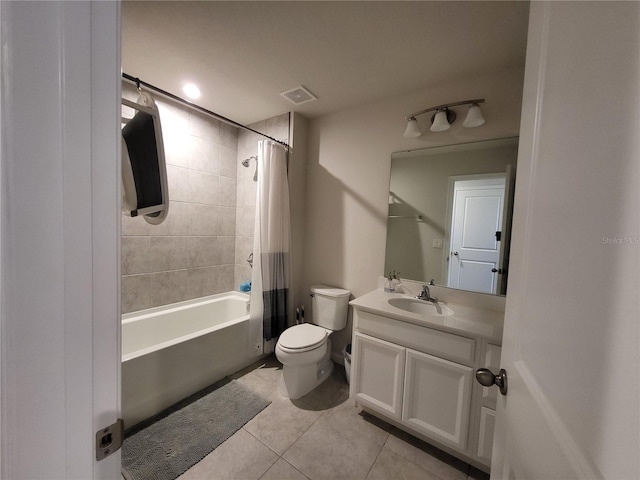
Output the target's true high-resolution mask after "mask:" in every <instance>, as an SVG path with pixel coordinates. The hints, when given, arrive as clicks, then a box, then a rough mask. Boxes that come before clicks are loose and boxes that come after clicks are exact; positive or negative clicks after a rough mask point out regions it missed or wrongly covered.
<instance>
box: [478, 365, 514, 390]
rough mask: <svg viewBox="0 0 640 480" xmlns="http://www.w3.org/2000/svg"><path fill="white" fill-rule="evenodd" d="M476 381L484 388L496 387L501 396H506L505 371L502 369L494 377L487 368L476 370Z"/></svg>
mask: <svg viewBox="0 0 640 480" xmlns="http://www.w3.org/2000/svg"><path fill="white" fill-rule="evenodd" d="M476 380H477V381H478V383H479V384H480V385H482V386H484V387H490V386H491V385H497V386H498V388H499V389H500V393H501V394H502V395H506V394H507V371H506V370H505V369H504V368H501V369H500V373H498V375H494V374H493V372H492V371H491V370H489V369H488V368H479V369H478V370H476Z"/></svg>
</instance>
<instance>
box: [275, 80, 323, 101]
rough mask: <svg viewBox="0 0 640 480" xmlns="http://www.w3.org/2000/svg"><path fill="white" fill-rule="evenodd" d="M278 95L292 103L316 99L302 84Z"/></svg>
mask: <svg viewBox="0 0 640 480" xmlns="http://www.w3.org/2000/svg"><path fill="white" fill-rule="evenodd" d="M280 95H282V96H283V97H284V98H286V99H287V100H289V101H290V102H291V103H293V104H294V105H302V104H303V103H307V102H313V101H314V100H317V97H316V96H315V95H314V94H313V93H311V92H310V91H309V90H307V89H306V88H304V87H303V86H302V85H300V86H298V87H295V88H292V89H291V90H287V91H286V92H280Z"/></svg>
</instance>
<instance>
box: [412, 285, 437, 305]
mask: <svg viewBox="0 0 640 480" xmlns="http://www.w3.org/2000/svg"><path fill="white" fill-rule="evenodd" d="M416 298H417V299H418V300H426V301H427V302H433V303H437V302H438V299H437V298H435V297H432V296H431V292H430V291H429V285H423V286H422V292H420V294H419V295H417V296H416Z"/></svg>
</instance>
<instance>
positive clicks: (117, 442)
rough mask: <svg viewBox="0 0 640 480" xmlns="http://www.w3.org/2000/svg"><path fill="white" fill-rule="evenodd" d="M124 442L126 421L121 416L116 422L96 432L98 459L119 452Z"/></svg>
mask: <svg viewBox="0 0 640 480" xmlns="http://www.w3.org/2000/svg"><path fill="white" fill-rule="evenodd" d="M123 442H124V421H123V420H122V419H121V418H119V419H118V420H117V421H116V423H112V424H111V425H109V426H108V427H105V428H103V429H101V430H98V431H97V432H96V460H98V461H100V460H102V459H105V458H107V457H108V456H109V455H111V454H112V453H114V452H117V451H118V450H120V448H121V447H122V443H123Z"/></svg>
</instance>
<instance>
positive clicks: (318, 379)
mask: <svg viewBox="0 0 640 480" xmlns="http://www.w3.org/2000/svg"><path fill="white" fill-rule="evenodd" d="M331 372H333V362H332V361H331V349H327V353H326V355H325V356H324V357H322V359H321V360H320V361H319V362H318V363H312V364H311V365H296V366H292V365H283V367H282V375H281V377H280V387H279V390H280V393H281V394H282V395H284V396H285V397H287V398H290V399H291V400H296V399H298V398H300V397H303V396H304V395H306V394H307V393H309V392H310V391H311V390H313V389H314V388H316V387H317V386H318V385H320V384H321V383H322V382H324V381H325V380H326V379H327V378H329V375H331Z"/></svg>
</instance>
